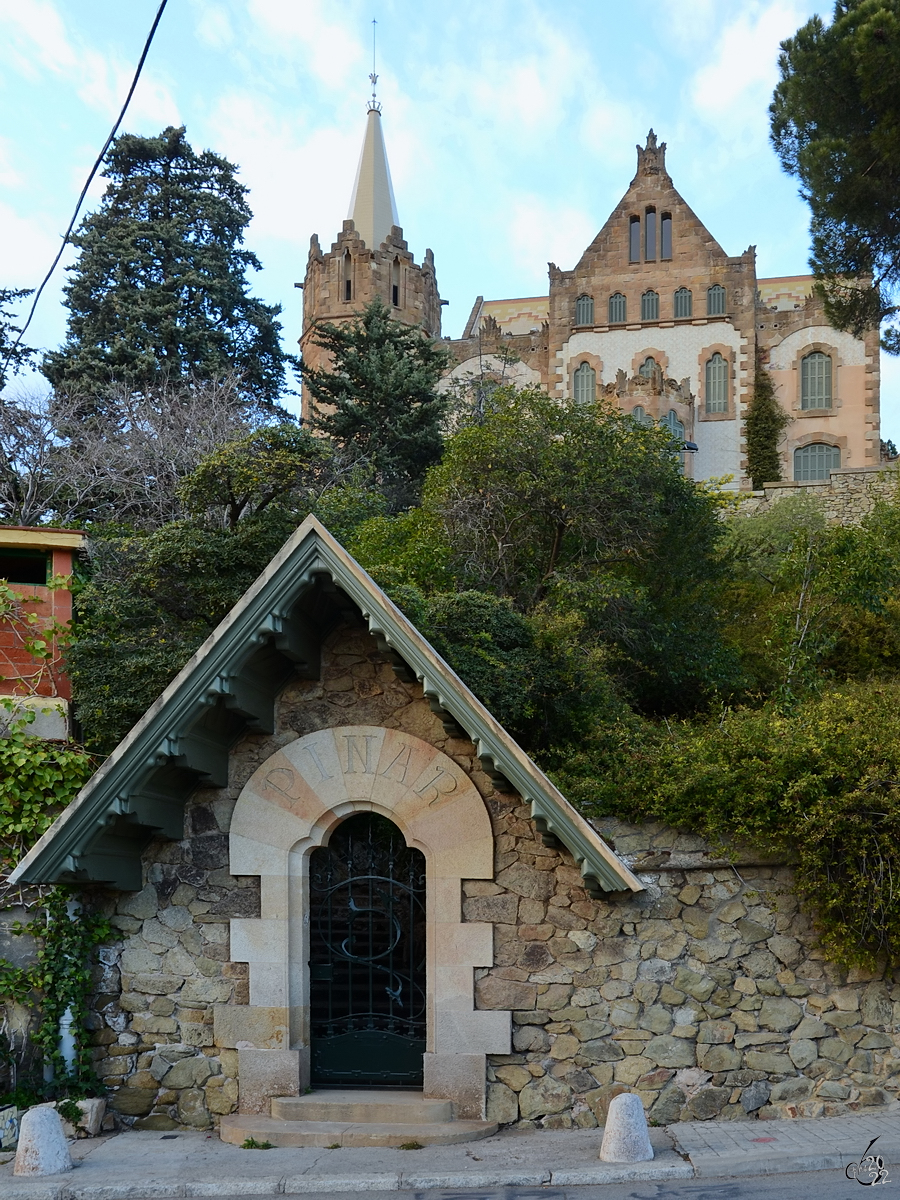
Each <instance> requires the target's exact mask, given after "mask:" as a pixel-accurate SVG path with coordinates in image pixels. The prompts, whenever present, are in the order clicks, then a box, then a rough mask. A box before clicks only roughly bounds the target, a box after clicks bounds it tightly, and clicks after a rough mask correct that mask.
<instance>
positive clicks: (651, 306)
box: [641, 292, 659, 321]
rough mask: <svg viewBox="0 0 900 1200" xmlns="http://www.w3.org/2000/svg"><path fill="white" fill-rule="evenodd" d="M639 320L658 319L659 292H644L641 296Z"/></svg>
mask: <svg viewBox="0 0 900 1200" xmlns="http://www.w3.org/2000/svg"><path fill="white" fill-rule="evenodd" d="M641 320H642V321H658V320H659V293H658V292H644V294H643V296H641Z"/></svg>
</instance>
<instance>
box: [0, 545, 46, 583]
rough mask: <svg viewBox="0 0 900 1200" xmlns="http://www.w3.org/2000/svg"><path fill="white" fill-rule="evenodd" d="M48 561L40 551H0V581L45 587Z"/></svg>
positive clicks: (4, 548)
mask: <svg viewBox="0 0 900 1200" xmlns="http://www.w3.org/2000/svg"><path fill="white" fill-rule="evenodd" d="M49 565H50V559H49V556H48V555H47V554H43V553H42V552H41V551H40V550H9V549H7V548H6V547H3V548H2V549H0V579H5V580H6V581H7V583H30V584H32V585H37V586H38V587H46V586H47V577H48V575H49Z"/></svg>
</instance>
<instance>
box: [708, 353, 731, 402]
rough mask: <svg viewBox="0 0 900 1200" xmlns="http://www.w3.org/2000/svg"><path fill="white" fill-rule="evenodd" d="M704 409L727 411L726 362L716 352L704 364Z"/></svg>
mask: <svg viewBox="0 0 900 1200" xmlns="http://www.w3.org/2000/svg"><path fill="white" fill-rule="evenodd" d="M706 411H707V412H708V413H723V412H728V363H727V362H726V361H725V359H724V358H723V357H722V355H721V354H719V353H718V352H716V353H715V354H714V355H713V356H712V358H711V359H709V361H708V362H707V364H706Z"/></svg>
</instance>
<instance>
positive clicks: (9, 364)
mask: <svg viewBox="0 0 900 1200" xmlns="http://www.w3.org/2000/svg"><path fill="white" fill-rule="evenodd" d="M30 295H31V292H30V291H25V290H23V289H21V288H18V289H16V288H0V388H4V387H6V385H7V383H9V381H10V379H11V378H12V376H13V375H15V373H16V372H17V371H20V370H21V369H22V367H24V366H26V365H27V364H28V363H29V362H30V361H31V359H32V358H33V357H34V354H35V351H34V350H32V349H30V348H29V347H28V346H24V345H22V343H21V342H20V343H19V344H18V345H16V338H17V337H18V335H19V332H20V327H19V326H18V325H14V324H13V321H14V319H15V306H16V305H17V304H18V302H19V301H20V300H24V299H25V298H26V296H30Z"/></svg>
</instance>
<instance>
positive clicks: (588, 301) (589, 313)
mask: <svg viewBox="0 0 900 1200" xmlns="http://www.w3.org/2000/svg"><path fill="white" fill-rule="evenodd" d="M593 323H594V298H593V296H579V297H578V299H577V300H576V301H575V324H576V325H593Z"/></svg>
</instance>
